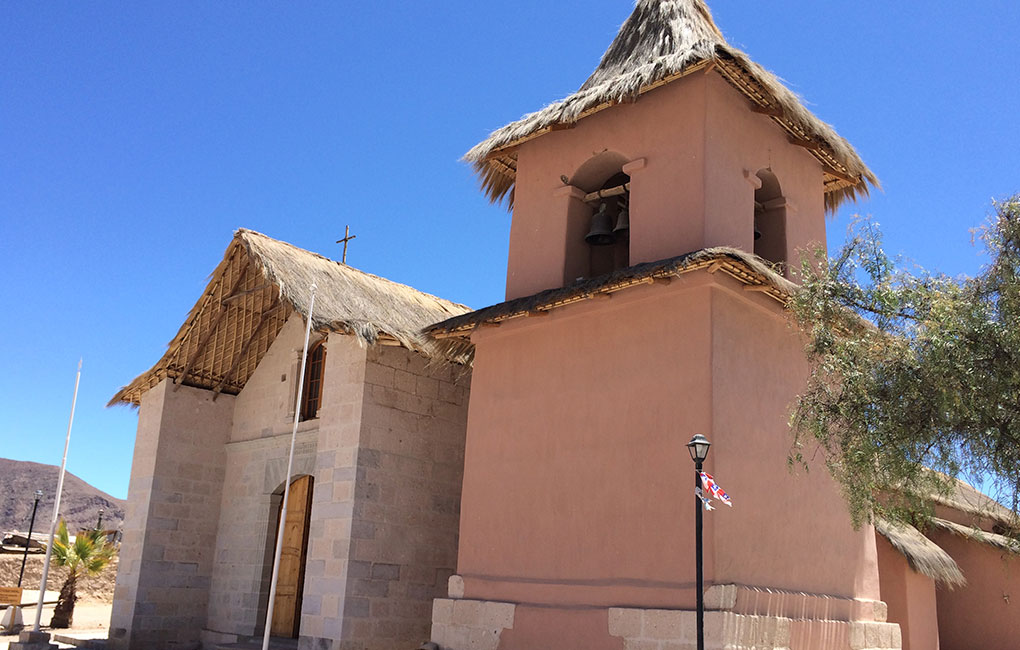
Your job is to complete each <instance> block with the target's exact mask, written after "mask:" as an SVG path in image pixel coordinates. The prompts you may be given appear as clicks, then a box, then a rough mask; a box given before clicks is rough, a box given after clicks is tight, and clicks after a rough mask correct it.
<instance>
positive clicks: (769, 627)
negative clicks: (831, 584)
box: [609, 607, 902, 650]
mask: <svg viewBox="0 0 1020 650" xmlns="http://www.w3.org/2000/svg"><path fill="white" fill-rule="evenodd" d="M609 634H610V635H611V636H614V637H619V638H622V639H623V640H624V648H625V650H693V648H694V647H695V643H696V640H697V639H696V635H697V621H696V614H695V612H693V611H688V610H663V609H627V608H620V607H612V608H610V609H609ZM791 647H795V648H811V649H812V650H900V648H902V642H901V639H900V627H899V625H896V624H894V623H881V622H874V621H855V622H850V621H830V620H805V619H791V618H786V617H781V616H754V615H745V614H737V613H734V612H721V611H707V612H705V648H706V649H707V650H790V648H791Z"/></svg>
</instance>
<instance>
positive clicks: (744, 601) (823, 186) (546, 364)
mask: <svg viewBox="0 0 1020 650" xmlns="http://www.w3.org/2000/svg"><path fill="white" fill-rule="evenodd" d="M467 158H468V159H469V160H470V161H472V162H473V163H474V166H475V169H476V170H477V171H478V173H479V175H480V177H481V180H482V186H483V189H484V190H485V191H486V192H487V193H488V195H489V196H490V198H491V199H492V200H494V201H499V200H506V201H507V202H508V203H509V204H510V205H511V207H512V210H513V224H512V228H511V234H510V253H509V265H508V270H507V289H506V302H503V303H501V304H498V305H493V306H491V307H487V308H484V309H481V310H478V311H476V312H473V313H471V314H466V315H464V316H459V317H456V318H453V319H451V320H448V321H446V322H444V323H440V324H439V325H437V326H435V327H434V328H433V334H434V335H437V336H444V337H461V338H465V339H467V338H470V340H471V342H472V343H473V344H474V345H475V367H474V371H473V376H472V387H471V401H470V406H469V415H468V433H467V445H466V452H465V468H464V485H463V496H462V506H461V520H460V547H459V557H458V575H456V576H454V577H453V578H452V579H451V582H450V592H449V598H446V599H438V600H436V602H435V609H434V614H433V640H434V641H436V642H437V643H438V644H439V645H440V647H442V648H444V650H446V649H449V650H460V649H461V648H464V649H466V648H476V647H478V648H480V647H486V648H493V649H495V648H497V647H498V648H499V649H500V650H525V649H530V648H536V647H550V648H558V649H562V650H573V649H575V648H576V649H577V650H581V649H582V648H583V649H584V650H609V649H614V650H617V649H622V648H625V647H626V648H631V647H639V646H640V647H645V646H646V645H647V647H663V646H660V645H656V644H662V643H666V644H667V645H668V644H669V643H674V644H682V643H692V642H693V636H692V635H693V625H694V612H693V609H694V605H695V601H696V598H695V590H694V575H695V565H694V531H693V526H694V525H693V521H694V511H693V500H694V498H693V497H694V495H693V494H692V488H691V487H690V482H691V480H690V479H691V473H692V472H693V465H692V463H691V460H690V458H689V457H688V454H687V450H686V448H685V444H686V442H687V441H688V440H690V439H691V437H692V435H694V434H695V433H702V434H705V435H706V436H707V437H708V438H709V439H711V441H712V443H713V446H712V454H711V456H710V457H709V459H708V461H707V463H706V471H708V472H709V473H713V474H715V475H716V477H717V478H718V479H719V482H720V483H721V484H723V485H724V486H725V488H726V490H727V492H729V493H730V495H731V496H732V497H733V500H734V503H735V506H734V507H733V508H732V510H730V509H725V510H724V511H722V512H712V513H707V515H706V517H705V521H706V523H705V539H706V546H705V548H706V552H705V562H704V572H705V580H706V585H707V586H708V592H707V593H706V599H707V602H708V603H709V605H708V607H709V609H710V610H711V611H710V616H709V617H708V619H706V620H708V621H709V622H708V625H709V630H710V633H709V635H708V642H709V647H723V646H726V647H745V646H746V647H751V646H752V645H754V647H757V648H790V647H794V646H796V644H794V646H792V645H791V638H792V637H793V636H795V635H799V638H801V639H802V642H801V644H800V645H799V646H796V647H800V648H811V649H812V650H830V649H832V650H835V649H836V648H844V647H849V646H848V645H846V644H847V643H849V642H848V639H849V638H850V635H851V634H858V633H861V634H863V633H864V631H865V630H866V629H867V630H871V632H869V634H871V633H875V634H878V632H881V633H882V634H886V636H885V637H882V638H884V639H886V640H887V643H885V645H878V646H876V647H880V648H886V647H888V648H893V647H898V645H894V643H893V639H892V636H891V634H892V633H891V632H890V631H889V629H888V628H887V627H883V626H886V625H887V624H886V623H884V622H883V621H884V618H883V616H882V608H883V605H882V604H881V602H880V601H879V593H878V574H877V556H876V550H875V538H874V535H875V533H874V531H873V530H872V529H871V528H870V527H869V528H867V529H862V530H854V529H853V527H852V526H851V524H850V520H849V516H848V515H847V514H846V509H845V507H844V506H843V502H842V498H841V496H840V495H839V492H838V490H837V488H836V486H835V485H834V484H833V483H832V481H831V480H830V479H829V477H828V476H825V475H823V473H812V474H811V475H809V476H795V475H793V474H791V473H790V472H789V471H788V469H787V463H786V458H787V453H788V451H789V448H790V441H791V438H790V435H789V428H788V425H787V417H788V407H789V405H790V403H791V401H792V399H793V398H794V397H795V396H796V395H797V394H798V391H799V390H800V389H801V387H802V385H803V380H804V378H805V376H806V372H807V366H806V362H805V360H804V358H803V354H802V351H801V343H800V341H799V340H798V338H797V336H796V335H795V334H794V332H793V331H792V330H791V329H790V328H789V326H788V324H787V322H786V317H785V313H784V301H785V300H786V299H787V298H788V296H789V295H790V293H791V291H792V290H793V286H794V285H793V284H792V283H791V281H790V278H791V276H792V275H793V274H792V273H791V269H792V268H794V267H795V265H796V263H797V255H798V251H799V250H802V249H803V248H805V247H807V246H810V245H823V244H824V240H825V213H826V211H827V210H830V211H831V210H834V209H835V208H836V207H837V206H838V205H839V204H840V203H841V202H842V201H844V200H847V199H854V198H856V197H858V196H862V195H866V194H867V192H868V186H869V184H872V185H873V184H875V183H876V182H877V181H876V180H875V178H874V176H873V175H872V174H871V172H870V171H869V170H868V169H867V167H865V165H864V163H863V162H862V161H861V159H860V158H859V157H858V155H857V153H856V152H855V151H854V150H853V148H852V147H851V146H850V145H849V144H848V143H847V142H846V141H845V140H843V139H842V138H841V137H840V136H838V135H837V134H836V133H835V132H834V131H833V130H832V129H831V128H830V127H829V126H827V125H826V124H824V123H823V122H821V121H820V120H819V119H818V118H816V117H814V116H813V115H812V114H811V113H810V112H809V111H808V110H807V109H806V108H804V106H803V105H801V104H800V103H799V101H798V100H797V98H796V97H795V96H794V95H793V94H792V93H791V92H790V91H789V90H788V89H786V88H785V87H784V86H783V85H782V84H781V83H780V82H779V80H778V79H777V78H776V77H775V76H773V75H772V74H771V73H769V72H767V71H765V70H764V69H763V68H761V67H760V66H758V65H757V64H755V63H753V62H752V61H751V60H750V59H749V58H748V56H747V55H746V54H744V53H743V52H741V51H739V50H737V49H735V48H733V47H731V46H730V45H728V44H727V43H726V41H725V40H724V39H723V37H722V34H721V33H720V31H719V29H718V28H717V27H716V25H715V23H714V22H713V20H712V17H711V14H710V13H709V10H708V8H707V6H706V5H705V3H704V2H703V1H702V0H639V1H638V2H637V5H636V7H635V10H634V13H633V14H632V15H631V16H630V18H628V20H627V21H626V22H625V23H624V24H623V26H622V27H621V29H620V33H619V34H618V36H617V38H616V40H615V41H614V42H613V43H612V44H611V45H610V47H609V49H608V50H607V51H606V53H605V55H604V56H603V58H602V60H601V62H600V63H599V65H598V67H597V68H596V70H595V72H594V73H593V74H592V75H591V77H589V79H588V80H587V81H586V82H585V83H584V84H583V85H582V86H581V87H580V89H579V90H578V91H577V92H576V93H575V94H573V95H571V96H570V97H567V98H566V99H564V100H562V101H559V102H555V103H553V104H550V105H549V106H547V107H545V108H543V109H542V110H540V111H538V112H536V113H533V114H531V115H528V116H526V117H524V118H523V119H522V120H520V121H518V122H515V123H513V124H510V125H508V126H506V127H503V128H501V129H499V130H497V131H495V132H494V133H492V134H491V135H490V137H489V138H488V139H486V140H485V141H484V142H482V143H481V144H479V145H478V146H476V147H475V148H473V149H472V150H471V151H470V152H469V153H468V154H467ZM892 627H895V626H892ZM869 638H871V637H869ZM805 643H806V644H805ZM840 643H843V645H840ZM642 644H644V645H642ZM649 644H650V645H649ZM669 647H672V646H669Z"/></svg>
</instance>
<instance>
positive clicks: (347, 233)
mask: <svg viewBox="0 0 1020 650" xmlns="http://www.w3.org/2000/svg"><path fill="white" fill-rule="evenodd" d="M355 237H357V235H352V234H351V227H350V226H345V227H344V238H343V239H338V240H336V243H338V244H343V245H344V255H343V257H342V258H341V260H340V261H341V263H343V264H346V263H347V242H349V241H351V240H352V239H354V238H355Z"/></svg>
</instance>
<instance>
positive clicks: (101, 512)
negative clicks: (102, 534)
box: [96, 508, 105, 530]
mask: <svg viewBox="0 0 1020 650" xmlns="http://www.w3.org/2000/svg"><path fill="white" fill-rule="evenodd" d="M103 512H105V511H104V510H103V509H102V508H100V509H99V521H97V522H96V530H102V529H103Z"/></svg>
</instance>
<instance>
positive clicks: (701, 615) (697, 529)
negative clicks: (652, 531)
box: [687, 433, 712, 650]
mask: <svg viewBox="0 0 1020 650" xmlns="http://www.w3.org/2000/svg"><path fill="white" fill-rule="evenodd" d="M711 446H712V443H711V442H709V441H708V438H706V437H705V436H703V435H701V434H700V433H699V434H696V435H695V436H694V437H693V438H691V441H690V442H688V443H687V451H689V452H690V453H691V460H693V461H694V490H695V492H694V534H695V545H694V562H695V564H696V565H697V579H696V582H697V597H698V650H705V584H704V582H705V577H704V575H703V573H704V572H703V571H702V559H701V558H702V548H701V547H702V544H701V523H702V522H701V517H702V512H701V499H700V498H699V496H698V495H699V494H700V491H701V469H702V465H703V463H704V462H705V459H706V458H708V448H709V447H711Z"/></svg>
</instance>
